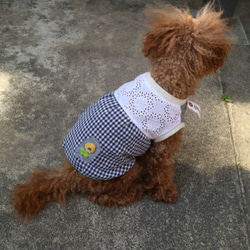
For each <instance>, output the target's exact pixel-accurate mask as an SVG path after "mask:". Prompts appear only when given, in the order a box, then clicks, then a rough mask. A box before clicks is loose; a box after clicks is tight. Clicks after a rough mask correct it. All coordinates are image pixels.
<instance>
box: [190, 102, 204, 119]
mask: <svg viewBox="0 0 250 250" xmlns="http://www.w3.org/2000/svg"><path fill="white" fill-rule="evenodd" d="M187 106H188V108H189V109H191V110H193V111H194V112H195V113H196V114H197V115H198V116H199V118H201V108H200V106H199V105H198V104H196V103H195V102H191V101H188V102H187Z"/></svg>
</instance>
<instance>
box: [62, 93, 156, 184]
mask: <svg viewBox="0 0 250 250" xmlns="http://www.w3.org/2000/svg"><path fill="white" fill-rule="evenodd" d="M86 145H94V147H95V149H94V152H91V148H88V146H86ZM150 145H151V140H150V139H149V138H147V137H146V135H144V134H143V133H142V132H141V131H140V130H139V129H138V128H137V126H136V125H134V123H133V122H132V121H131V119H130V118H129V117H128V115H127V114H126V113H125V111H124V110H123V109H122V107H121V106H120V104H119V103H118V102H117V100H116V98H115V96H114V92H110V93H108V94H106V95H105V96H103V97H101V98H100V99H99V100H98V101H97V102H95V103H94V104H92V105H91V106H90V107H89V108H88V109H86V110H85V112H83V114H82V115H81V116H80V117H79V119H78V121H77V122H76V124H75V125H74V127H73V128H72V129H71V131H70V132H69V134H68V135H67V136H66V138H65V139H64V141H63V147H64V150H65V153H66V157H67V159H68V160H69V162H70V163H71V164H72V165H73V166H74V167H75V168H76V169H77V170H78V171H79V172H80V173H81V174H83V175H85V176H87V177H89V178H92V179H101V180H109V179H112V178H115V177H118V176H121V175H123V174H124V173H126V172H127V171H128V170H129V169H130V168H132V166H133V165H134V163H135V156H139V155H142V154H143V153H145V152H146V151H147V149H148V148H149V147H150Z"/></svg>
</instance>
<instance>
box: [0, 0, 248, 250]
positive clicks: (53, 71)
mask: <svg viewBox="0 0 250 250" xmlns="http://www.w3.org/2000/svg"><path fill="white" fill-rule="evenodd" d="M152 2H156V1H139V0H138V1H135V0H123V1H122V0H117V1H115V0H114V1H112V0H105V1H97V0H92V1H87V0H71V1H69V0H44V1H38V0H37V1H28V0H11V1H8V0H0V55H1V56H0V158H1V163H0V197H1V200H0V201H1V203H0V249H53V250H55V249H87V250H89V249H91V250H92V249H122V250H123V249H124V250H125V249H126V250H127V249H157V250H158V249H164V250H165V249H177V250H182V249H183V250H184V249H197V250H200V249H216V250H217V249H223V250H224V249H233V250H234V249H235V250H238V249H250V247H249V232H250V231H249V229H250V228H249V227H250V220H249V219H250V218H249V215H250V158H249V145H250V132H249V131H250V123H249V119H250V111H249V110H250V80H249V79H250V46H249V39H250V30H249V27H250V16H249V9H250V2H249V1H248V0H242V1H240V2H239V4H238V6H237V10H236V13H235V20H234V22H233V24H232V26H233V33H234V35H235V36H236V40H235V44H234V51H232V52H231V53H230V55H229V59H228V61H227V62H226V64H225V66H224V67H223V68H222V69H221V70H220V72H218V73H217V74H216V75H214V76H211V77H208V78H206V79H204V80H203V81H202V88H201V89H200V90H198V91H197V95H196V96H195V97H194V98H192V100H194V101H195V102H197V103H198V104H199V105H200V106H201V108H202V119H201V120H198V119H197V117H196V116H195V114H192V113H191V112H187V115H186V129H185V136H184V139H185V140H184V143H183V145H182V146H181V148H180V150H179V152H178V154H177V155H176V164H175V169H176V178H175V179H176V182H177V183H178V186H179V190H180V195H179V198H178V201H177V203H176V204H165V203H161V202H158V203H155V202H153V201H151V200H150V198H149V197H148V196H145V197H144V198H143V199H142V200H141V201H140V202H138V203H137V204H134V205H132V206H129V207H125V208H122V209H120V210H118V209H108V208H105V207H101V206H97V205H94V204H92V203H90V202H89V201H88V200H86V199H84V198H82V197H81V195H77V196H74V197H70V198H69V202H68V205H67V207H66V208H65V209H62V208H61V207H60V205H59V204H57V203H51V204H50V205H48V206H47V207H46V209H45V210H44V211H42V212H41V213H40V214H39V215H38V216H37V217H36V218H34V219H33V220H32V221H31V223H30V224H29V225H25V224H22V223H20V222H19V221H18V219H17V218H16V217H15V215H14V214H13V212H12V207H11V205H10V204H9V202H8V193H9V192H10V190H11V189H12V187H13V186H14V185H15V184H16V183H18V182H22V181H24V180H25V174H26V173H29V172H30V171H31V170H32V169H33V168H45V167H54V166H57V165H60V164H61V162H62V156H63V150H62V147H61V142H62V140H63V138H64V136H65V135H66V134H67V132H68V131H69V129H70V128H71V127H72V125H73V124H74V123H75V121H76V119H77V118H78V116H79V115H80V114H81V112H82V111H83V110H84V109H85V108H86V107H88V106H89V105H90V104H91V103H92V102H93V101H95V100H96V99H97V98H98V97H100V96H101V95H103V94H104V93H106V92H108V91H111V90H114V89H115V88H117V87H118V86H120V84H122V83H124V82H127V81H129V80H131V79H134V77H136V76H137V75H139V74H140V73H143V72H145V71H147V70H148V67H149V64H148V62H147V61H146V60H145V59H144V58H143V55H142V53H141V40H142V36H143V34H144V32H145V31H146V29H145V27H144V26H143V24H144V23H145V19H144V16H143V14H142V10H143V8H144V7H145V3H152ZM157 2H159V1H157ZM160 2H165V3H167V2H168V3H174V4H179V5H182V4H184V3H185V1H160ZM197 2H199V1H197ZM221 94H226V95H228V96H230V97H231V98H232V101H233V102H232V103H224V102H223V101H221V100H220V95H221Z"/></svg>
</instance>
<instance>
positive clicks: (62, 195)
mask: <svg viewBox="0 0 250 250" xmlns="http://www.w3.org/2000/svg"><path fill="white" fill-rule="evenodd" d="M77 183H79V172H78V171H77V170H76V169H75V168H73V167H72V166H71V164H70V163H69V162H68V161H65V165H64V167H61V168H55V169H52V170H47V169H45V170H35V171H34V172H33V173H32V174H31V175H30V176H29V180H28V182H26V183H24V184H17V185H16V186H15V187H14V189H13V190H12V192H11V203H12V205H13V207H14V209H15V210H16V212H17V214H18V216H19V218H20V220H22V219H25V221H26V222H27V221H28V220H29V218H30V216H32V215H37V214H38V213H39V212H40V211H41V210H42V209H43V208H44V207H45V205H46V204H47V203H48V202H49V201H53V200H57V201H59V202H60V203H61V204H62V205H64V204H65V201H66V195H67V194H69V193H75V192H77V191H78V190H77V186H78V185H77Z"/></svg>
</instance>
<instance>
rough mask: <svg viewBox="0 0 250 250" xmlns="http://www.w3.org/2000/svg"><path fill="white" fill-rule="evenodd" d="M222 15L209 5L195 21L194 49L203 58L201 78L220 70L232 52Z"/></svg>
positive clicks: (200, 12) (199, 13)
mask: <svg viewBox="0 0 250 250" xmlns="http://www.w3.org/2000/svg"><path fill="white" fill-rule="evenodd" d="M222 13H223V12H222V11H219V12H216V11H214V8H213V6H212V5H211V4H208V5H206V6H205V7H204V8H203V9H202V10H201V11H199V12H198V14H197V17H196V19H194V27H193V37H194V40H193V48H194V50H195V51H196V53H197V54H198V56H199V57H201V62H202V64H201V65H200V66H201V68H200V73H201V74H203V75H202V76H201V77H203V76H205V75H208V74H211V73H214V72H215V71H216V70H218V69H219V68H220V67H221V66H222V65H223V63H224V61H225V60H226V59H227V54H228V52H229V51H230V50H231V38H229V35H228V36H225V33H226V32H228V31H229V29H228V27H227V24H226V22H225V20H222V19H221V15H222Z"/></svg>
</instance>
